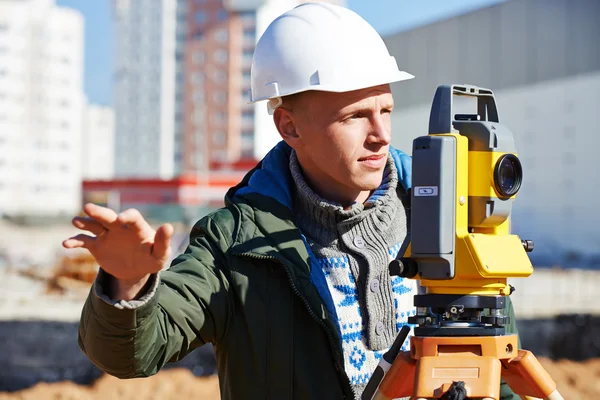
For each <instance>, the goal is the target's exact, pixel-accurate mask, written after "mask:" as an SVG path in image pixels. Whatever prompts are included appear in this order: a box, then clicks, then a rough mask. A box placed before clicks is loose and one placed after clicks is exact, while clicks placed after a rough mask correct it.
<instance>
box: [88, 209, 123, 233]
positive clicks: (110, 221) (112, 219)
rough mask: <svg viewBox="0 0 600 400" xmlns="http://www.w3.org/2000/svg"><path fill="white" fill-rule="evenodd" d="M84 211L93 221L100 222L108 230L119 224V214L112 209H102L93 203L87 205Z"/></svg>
mask: <svg viewBox="0 0 600 400" xmlns="http://www.w3.org/2000/svg"><path fill="white" fill-rule="evenodd" d="M83 211H85V213H86V214H87V215H89V216H90V217H92V219H94V220H96V221H97V222H99V223H100V224H101V225H102V226H104V227H105V228H106V229H110V228H112V227H114V226H115V224H117V213H115V212H114V211H113V210H111V209H110V208H106V207H101V206H98V205H96V204H93V203H87V204H86V205H84V206H83Z"/></svg>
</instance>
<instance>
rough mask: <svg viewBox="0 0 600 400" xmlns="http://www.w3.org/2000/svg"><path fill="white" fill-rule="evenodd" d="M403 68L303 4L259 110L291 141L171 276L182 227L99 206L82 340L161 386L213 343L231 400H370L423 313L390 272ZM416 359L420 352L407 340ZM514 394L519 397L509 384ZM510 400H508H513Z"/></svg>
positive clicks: (397, 210)
mask: <svg viewBox="0 0 600 400" xmlns="http://www.w3.org/2000/svg"><path fill="white" fill-rule="evenodd" d="M410 78H412V75H410V74H408V73H406V72H403V71H400V70H399V69H398V67H397V65H396V62H395V60H394V58H393V57H391V56H390V55H389V53H388V51H387V49H386V47H385V44H384V43H383V41H382V39H381V38H380V37H379V35H378V34H377V33H376V32H375V30H374V29H373V28H372V27H371V26H370V25H369V24H368V23H366V22H365V21H364V20H363V19H362V18H360V17H359V16H358V15H356V14H355V13H353V12H351V11H349V10H347V9H345V8H342V7H337V6H332V5H328V4H323V3H317V4H304V5H301V6H299V7H297V8H295V9H293V10H291V11H289V12H287V13H285V14H283V15H282V16H280V17H279V18H277V19H276V20H275V21H274V22H273V23H272V24H271V25H270V26H269V28H268V29H267V30H266V32H265V33H264V35H263V36H262V37H261V39H260V41H259V42H258V44H257V48H256V52H255V56H254V61H253V66H252V100H253V101H260V100H266V101H268V109H269V112H270V113H272V114H273V120H274V123H275V125H276V127H277V129H278V131H279V133H280V135H281V137H282V139H283V141H282V142H281V143H280V144H278V145H277V146H276V147H275V148H274V149H273V150H272V151H271V152H270V153H269V154H268V155H267V156H266V157H265V158H264V159H263V160H262V161H261V163H259V164H258V165H257V166H256V167H255V168H254V169H253V170H252V171H250V172H249V173H248V174H247V176H246V177H245V178H244V180H243V181H242V182H241V183H240V184H239V185H237V186H236V187H234V188H232V189H230V190H229V192H228V193H227V196H226V199H225V202H226V204H225V207H224V208H222V209H220V210H218V211H216V212H214V213H212V214H211V215H209V216H207V217H205V218H203V219H202V220H201V221H199V222H198V223H197V224H196V225H195V227H194V228H193V230H192V232H191V235H190V245H189V247H188V249H187V250H186V252H185V254H182V255H180V256H179V257H177V258H176V259H175V260H174V261H173V263H172V265H171V266H170V268H169V269H168V270H165V271H162V272H160V273H159V271H160V270H161V269H162V267H163V265H164V263H165V261H166V260H167V259H168V257H169V239H170V237H171V234H172V232H173V229H172V227H171V226H170V225H168V224H167V225H163V226H161V227H160V228H158V230H157V231H156V232H154V231H153V230H152V229H151V227H150V226H149V225H148V224H147V223H146V222H145V221H144V219H143V218H142V216H141V215H140V214H139V212H137V211H136V210H127V211H125V212H123V213H121V214H118V215H117V214H116V213H115V212H113V211H112V210H109V209H107V208H103V207H98V206H94V205H91V204H87V205H86V206H85V212H86V213H87V214H88V216H89V218H75V219H74V220H73V223H74V225H75V226H76V227H78V228H81V229H83V230H87V231H90V232H92V233H93V234H95V235H96V237H91V236H87V235H78V236H77V237H74V238H71V239H68V240H66V241H65V242H64V246H65V247H68V248H73V247H85V248H87V249H89V250H90V252H91V253H92V254H93V255H94V257H95V258H96V259H97V261H98V263H99V265H100V266H101V271H100V273H99V275H98V278H97V280H96V282H95V283H94V286H93V288H92V291H91V293H90V295H89V297H88V299H87V301H86V304H85V306H84V310H83V313H82V318H81V328H80V332H79V333H80V337H79V343H80V346H81V348H82V349H83V351H84V352H85V353H86V354H87V355H88V356H89V357H90V359H91V360H92V361H93V362H94V363H96V364H97V365H98V366H99V367H100V368H102V369H103V370H105V371H106V372H108V373H110V374H113V375H115V376H118V377H122V378H131V377H138V376H148V375H152V374H154V373H156V372H157V371H158V370H159V369H160V368H161V367H162V366H163V365H164V364H165V363H167V362H169V361H174V360H179V359H181V358H182V357H184V356H185V355H186V354H188V353H189V352H190V351H192V350H193V349H195V348H197V347H199V346H202V345H204V344H205V343H209V342H210V343H212V344H213V345H214V349H215V355H216V358H217V366H218V372H219V378H220V387H221V393H222V398H223V399H241V398H245V399H247V398H249V399H254V398H277V399H282V398H298V399H323V398H328V399H334V398H346V399H349V398H359V397H360V394H361V393H362V391H363V389H364V387H365V386H366V384H367V382H368V380H369V378H370V376H371V373H372V372H373V370H374V369H375V366H376V365H377V363H378V361H379V359H380V357H381V355H382V354H383V353H384V352H385V351H386V350H387V349H388V348H389V346H390V345H391V343H392V342H393V340H394V338H395V336H396V333H397V332H398V330H399V328H400V327H401V326H402V325H404V324H405V323H406V321H407V318H408V316H409V315H413V314H414V309H413V307H412V300H413V296H414V295H415V294H416V291H417V282H416V281H414V280H405V279H402V278H398V277H390V276H389V274H388V272H387V265H388V263H389V261H390V260H391V259H393V258H394V257H395V256H396V255H397V254H398V252H399V251H401V249H404V248H405V247H406V245H407V243H406V242H407V241H408V239H407V227H408V216H409V215H408V212H407V208H406V207H405V203H406V201H407V200H408V196H407V189H408V188H409V186H410V158H409V157H408V156H406V155H405V154H403V153H402V152H400V151H397V150H394V149H390V140H391V124H390V114H391V112H392V110H393V108H394V102H393V98H392V95H391V91H390V87H389V83H391V82H396V81H401V80H405V79H410ZM405 348H406V343H405ZM505 390H508V389H507V388H505ZM507 398H510V397H507Z"/></svg>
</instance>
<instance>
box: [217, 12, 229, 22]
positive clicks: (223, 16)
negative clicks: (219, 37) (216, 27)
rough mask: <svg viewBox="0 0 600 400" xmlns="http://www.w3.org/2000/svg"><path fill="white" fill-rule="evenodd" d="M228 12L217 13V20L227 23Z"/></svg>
mask: <svg viewBox="0 0 600 400" xmlns="http://www.w3.org/2000/svg"><path fill="white" fill-rule="evenodd" d="M227 16H228V15H227V11H225V10H219V11H217V18H218V20H219V21H225V20H226V19H227Z"/></svg>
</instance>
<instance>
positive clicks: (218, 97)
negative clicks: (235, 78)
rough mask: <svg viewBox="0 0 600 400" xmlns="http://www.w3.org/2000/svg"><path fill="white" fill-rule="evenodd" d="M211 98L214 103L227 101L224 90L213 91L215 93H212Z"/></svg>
mask: <svg viewBox="0 0 600 400" xmlns="http://www.w3.org/2000/svg"><path fill="white" fill-rule="evenodd" d="M213 99H214V100H215V103H217V104H225V102H226V101H227V94H226V93H225V92H222V91H221V92H215V94H214V95H213Z"/></svg>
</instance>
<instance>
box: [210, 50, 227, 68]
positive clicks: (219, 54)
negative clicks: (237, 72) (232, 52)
mask: <svg viewBox="0 0 600 400" xmlns="http://www.w3.org/2000/svg"><path fill="white" fill-rule="evenodd" d="M213 58H214V59H215V62H217V63H219V64H225V61H227V52H226V51H225V50H223V49H219V50H217V51H215V54H214V55H213Z"/></svg>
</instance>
